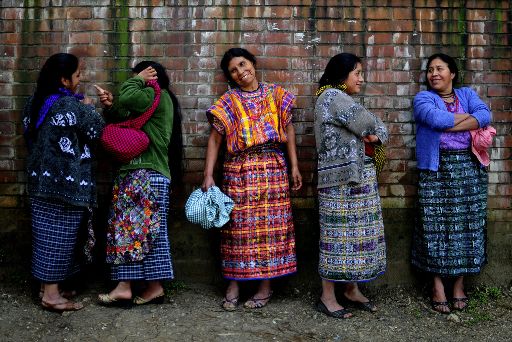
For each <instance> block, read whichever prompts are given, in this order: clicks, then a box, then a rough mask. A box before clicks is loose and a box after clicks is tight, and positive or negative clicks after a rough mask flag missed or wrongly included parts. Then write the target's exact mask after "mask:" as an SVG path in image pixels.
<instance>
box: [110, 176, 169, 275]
mask: <svg viewBox="0 0 512 342" xmlns="http://www.w3.org/2000/svg"><path fill="white" fill-rule="evenodd" d="M134 172H137V170H136V171H132V173H134ZM148 175H149V181H150V184H151V189H152V191H154V192H155V196H154V197H155V198H156V204H157V207H158V215H159V226H158V228H157V231H156V234H155V238H154V239H153V241H152V244H151V249H150V250H149V252H147V254H145V256H144V258H143V259H142V260H137V261H131V262H129V261H126V262H125V263H121V264H113V265H112V267H111V278H112V280H116V281H129V280H170V279H173V278H174V273H173V267H172V260H171V252H170V244H169V236H168V232H167V212H168V210H169V186H170V180H169V179H168V178H166V177H164V176H162V175H161V174H160V173H158V172H156V171H151V170H150V171H148ZM136 183H138V182H136ZM136 183H134V184H136ZM132 185H133V184H132ZM120 191H121V192H123V190H122V189H121V190H120ZM121 198H125V199H127V198H128V196H119V197H118V201H122V199H121ZM127 200H129V199H127ZM129 201H131V200H129ZM114 205H118V206H120V207H123V208H125V209H127V206H128V205H129V203H115V204H114ZM125 211H126V210H119V215H124V214H125ZM113 212H114V211H113Z"/></svg>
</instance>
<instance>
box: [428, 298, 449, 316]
mask: <svg viewBox="0 0 512 342" xmlns="http://www.w3.org/2000/svg"><path fill="white" fill-rule="evenodd" d="M430 305H432V310H434V311H437V312H439V313H442V314H443V315H448V314H450V307H449V306H448V302H436V301H434V300H432V301H431V302H430ZM441 307H446V308H447V309H448V311H442V310H440V308H441Z"/></svg>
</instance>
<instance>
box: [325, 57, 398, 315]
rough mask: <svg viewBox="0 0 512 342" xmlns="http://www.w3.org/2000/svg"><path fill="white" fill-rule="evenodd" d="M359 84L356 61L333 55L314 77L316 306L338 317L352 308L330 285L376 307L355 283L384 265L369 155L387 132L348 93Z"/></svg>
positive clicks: (368, 306)
mask: <svg viewBox="0 0 512 342" xmlns="http://www.w3.org/2000/svg"><path fill="white" fill-rule="evenodd" d="M362 84H363V74H362V63H361V59H360V58H358V57H357V56H355V55H353V54H349V53H341V54H338V55H336V56H334V57H332V58H331V60H330V61H329V63H328V64H327V67H326V68H325V71H324V74H323V75H322V78H321V79H320V82H319V89H318V91H317V96H318V99H317V101H316V105H315V137H316V148H317V152H318V186H317V187H318V197H319V209H320V260H319V273H320V277H321V278H322V296H321V297H320V299H319V301H318V302H317V305H316V307H317V309H318V311H320V312H323V313H325V314H326V315H328V316H331V317H336V318H348V317H351V316H352V313H350V311H348V310H347V309H345V308H344V307H343V306H341V305H340V304H339V303H338V301H337V299H336V296H335V292H334V289H335V283H336V282H341V283H343V284H344V297H345V301H346V302H347V303H349V304H351V305H353V306H354V307H356V308H359V309H361V310H366V311H369V312H375V311H376V310H377V307H376V306H375V304H374V303H372V302H371V301H370V300H369V299H368V298H367V297H365V296H364V295H363V294H362V293H361V291H360V290H359V287H358V283H359V282H365V281H369V280H372V279H374V278H376V277H377V276H379V275H381V274H383V273H384V271H385V268H386V247H385V241H384V225H383V222H382V210H381V205H380V197H379V192H378V184H377V176H376V170H375V165H374V158H373V157H374V155H373V154H374V150H375V146H376V145H380V144H382V143H384V142H386V140H387V138H388V133H387V129H386V127H385V126H384V123H383V122H382V121H381V120H380V119H379V118H378V117H377V116H376V115H374V114H372V113H370V112H369V111H368V110H366V109H365V108H364V107H363V106H362V105H360V104H359V103H357V102H355V101H354V99H353V98H352V97H351V95H356V94H358V93H359V92H360V91H361V85H362Z"/></svg>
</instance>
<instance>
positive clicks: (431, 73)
mask: <svg viewBox="0 0 512 342" xmlns="http://www.w3.org/2000/svg"><path fill="white" fill-rule="evenodd" d="M454 77H455V74H454V73H453V72H451V71H450V68H448V63H446V62H443V60H442V59H440V58H435V59H433V60H432V61H431V62H430V64H429V66H428V69H427V80H428V84H429V85H430V88H432V89H434V90H435V91H436V92H437V93H439V94H449V93H451V92H452V89H453V78H454Z"/></svg>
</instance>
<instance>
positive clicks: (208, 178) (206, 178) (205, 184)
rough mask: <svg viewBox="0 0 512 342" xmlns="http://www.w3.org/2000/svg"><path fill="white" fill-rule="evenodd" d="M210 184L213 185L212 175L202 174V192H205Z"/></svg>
mask: <svg viewBox="0 0 512 342" xmlns="http://www.w3.org/2000/svg"><path fill="white" fill-rule="evenodd" d="M212 186H215V181H214V180H213V177H212V176H204V179H203V184H202V185H201V190H203V192H206V191H208V189H209V188H211V187H212Z"/></svg>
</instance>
